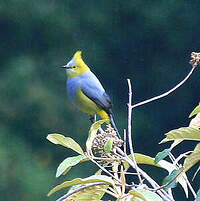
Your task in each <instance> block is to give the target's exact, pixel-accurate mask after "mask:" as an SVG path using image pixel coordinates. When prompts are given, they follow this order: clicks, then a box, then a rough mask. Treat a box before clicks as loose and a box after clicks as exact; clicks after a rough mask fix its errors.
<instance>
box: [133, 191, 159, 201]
mask: <svg viewBox="0 0 200 201" xmlns="http://www.w3.org/2000/svg"><path fill="white" fill-rule="evenodd" d="M129 193H130V194H132V195H134V196H135V197H138V198H140V199H142V200H144V201H163V199H162V198H161V197H160V196H159V195H158V194H156V193H154V192H152V191H148V190H145V189H136V190H131V191H129Z"/></svg>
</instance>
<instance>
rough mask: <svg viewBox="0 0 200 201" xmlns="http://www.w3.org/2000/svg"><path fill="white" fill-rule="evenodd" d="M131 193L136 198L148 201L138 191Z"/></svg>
mask: <svg viewBox="0 0 200 201" xmlns="http://www.w3.org/2000/svg"><path fill="white" fill-rule="evenodd" d="M129 193H130V194H131V195H133V196H134V197H137V198H140V199H142V200H144V201H147V199H146V198H145V197H144V195H143V194H142V193H139V192H138V191H137V190H130V191H129Z"/></svg>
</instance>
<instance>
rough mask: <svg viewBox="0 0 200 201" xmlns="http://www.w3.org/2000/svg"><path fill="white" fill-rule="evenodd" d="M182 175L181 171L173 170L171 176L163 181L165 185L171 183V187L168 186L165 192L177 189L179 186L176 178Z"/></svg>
mask: <svg viewBox="0 0 200 201" xmlns="http://www.w3.org/2000/svg"><path fill="white" fill-rule="evenodd" d="M179 173H180V170H173V171H172V172H171V174H169V175H168V176H166V177H165V178H164V179H163V182H162V183H163V185H164V184H167V183H169V185H167V186H166V187H164V189H165V190H167V189H169V188H175V187H176V186H177V183H176V179H175V177H176V176H177V175H178V174H179Z"/></svg>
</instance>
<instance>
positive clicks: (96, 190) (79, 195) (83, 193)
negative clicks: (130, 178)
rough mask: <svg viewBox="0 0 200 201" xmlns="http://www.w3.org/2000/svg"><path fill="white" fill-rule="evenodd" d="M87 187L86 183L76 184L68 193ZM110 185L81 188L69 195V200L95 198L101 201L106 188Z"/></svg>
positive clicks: (78, 200)
mask: <svg viewBox="0 0 200 201" xmlns="http://www.w3.org/2000/svg"><path fill="white" fill-rule="evenodd" d="M84 186H85V187H86V185H85V184H84V185H76V186H75V188H73V189H72V188H71V189H70V190H69V191H68V193H72V192H73V190H78V189H80V188H82V187H84ZM108 187H109V185H96V186H91V187H88V188H84V189H83V190H80V191H78V192H76V193H73V194H72V195H70V196H69V197H67V199H66V200H65V201H67V200H69V201H70V200H73V201H83V200H95V201H100V200H101V198H102V197H103V196H104V194H105V190H106V189H107V188H108Z"/></svg>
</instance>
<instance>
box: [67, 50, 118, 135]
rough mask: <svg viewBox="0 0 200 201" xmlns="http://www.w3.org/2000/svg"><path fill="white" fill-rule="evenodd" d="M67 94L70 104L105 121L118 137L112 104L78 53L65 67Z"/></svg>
mask: <svg viewBox="0 0 200 201" xmlns="http://www.w3.org/2000/svg"><path fill="white" fill-rule="evenodd" d="M63 67H64V68H66V73H67V78H68V79H67V82H66V85H67V92H68V96H69V98H70V99H71V101H72V103H74V105H75V106H76V107H78V108H79V109H80V110H81V111H83V112H85V113H87V114H89V115H94V114H98V115H99V116H100V117H101V118H102V119H107V120H108V122H110V123H111V125H112V126H113V128H114V129H115V130H116V132H117V135H118V136H119V137H120V135H119V132H118V130H117V128H116V125H115V123H114V120H113V117H112V110H111V107H112V104H111V100H110V97H109V96H108V95H107V94H106V92H105V90H104V88H103V86H102V85H101V83H100V82H99V80H98V79H97V77H96V76H95V75H94V73H92V72H91V71H90V69H89V67H88V66H87V65H86V64H85V63H84V61H83V60H82V58H81V52H80V51H78V52H76V53H75V54H74V57H73V58H72V60H71V61H70V62H68V64H67V65H65V66H63Z"/></svg>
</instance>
